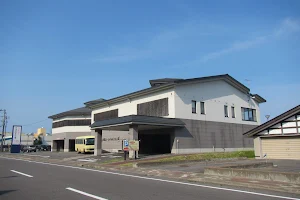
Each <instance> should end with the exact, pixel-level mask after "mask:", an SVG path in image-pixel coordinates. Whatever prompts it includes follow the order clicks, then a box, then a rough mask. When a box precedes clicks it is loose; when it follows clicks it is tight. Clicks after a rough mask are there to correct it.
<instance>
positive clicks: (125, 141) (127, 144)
mask: <svg viewBox="0 0 300 200" xmlns="http://www.w3.org/2000/svg"><path fill="white" fill-rule="evenodd" d="M128 146H129V143H128V141H127V140H123V151H129V148H128Z"/></svg>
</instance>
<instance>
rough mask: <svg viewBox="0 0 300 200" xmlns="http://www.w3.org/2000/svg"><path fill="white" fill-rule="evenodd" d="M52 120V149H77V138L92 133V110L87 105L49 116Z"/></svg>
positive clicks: (66, 150)
mask: <svg viewBox="0 0 300 200" xmlns="http://www.w3.org/2000/svg"><path fill="white" fill-rule="evenodd" d="M49 118H50V119H52V120H53V122H52V145H51V146H52V151H65V152H68V151H75V138H76V137H78V136H85V135H91V130H90V127H89V126H90V125H91V110H90V109H89V108H86V107H82V108H77V109H74V110H70V111H66V112H62V113H59V114H55V115H52V116H49Z"/></svg>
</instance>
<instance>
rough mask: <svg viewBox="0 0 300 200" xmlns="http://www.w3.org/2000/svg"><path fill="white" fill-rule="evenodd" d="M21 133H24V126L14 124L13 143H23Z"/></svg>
mask: <svg viewBox="0 0 300 200" xmlns="http://www.w3.org/2000/svg"><path fill="white" fill-rule="evenodd" d="M21 134H22V126H16V125H14V126H13V131H12V142H11V144H12V145H20V144H21Z"/></svg>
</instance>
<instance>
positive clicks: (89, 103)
mask: <svg viewBox="0 0 300 200" xmlns="http://www.w3.org/2000/svg"><path fill="white" fill-rule="evenodd" d="M103 101H106V100H105V99H103V98H100V99H96V100H92V101H88V102H85V103H84V105H86V106H90V105H95V104H98V103H101V102H103Z"/></svg>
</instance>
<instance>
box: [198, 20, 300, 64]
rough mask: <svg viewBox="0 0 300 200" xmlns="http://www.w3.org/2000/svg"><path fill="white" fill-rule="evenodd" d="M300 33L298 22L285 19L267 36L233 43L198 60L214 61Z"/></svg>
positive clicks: (299, 23)
mask: <svg viewBox="0 0 300 200" xmlns="http://www.w3.org/2000/svg"><path fill="white" fill-rule="evenodd" d="M299 31H300V21H299V20H296V19H291V18H286V19H284V20H282V22H281V23H280V26H279V27H278V28H277V29H275V30H274V31H273V32H272V33H270V34H269V35H262V36H260V37H256V38H254V39H250V40H245V41H241V42H236V43H233V44H232V45H231V46H230V47H228V48H224V49H221V50H218V51H215V52H212V53H208V54H206V55H204V56H202V57H201V58H200V61H201V62H206V61H209V60H212V59H216V58H218V57H221V56H224V55H226V54H230V53H234V52H239V51H243V50H246V49H250V48H253V47H255V46H257V45H260V44H262V43H264V42H266V41H267V40H272V39H275V38H277V37H283V36H286V35H289V34H292V33H296V32H299Z"/></svg>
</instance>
